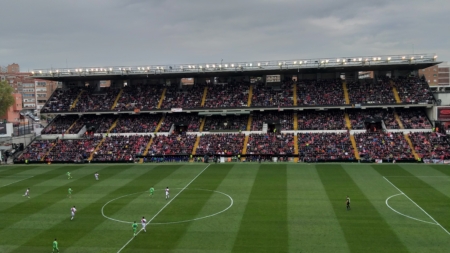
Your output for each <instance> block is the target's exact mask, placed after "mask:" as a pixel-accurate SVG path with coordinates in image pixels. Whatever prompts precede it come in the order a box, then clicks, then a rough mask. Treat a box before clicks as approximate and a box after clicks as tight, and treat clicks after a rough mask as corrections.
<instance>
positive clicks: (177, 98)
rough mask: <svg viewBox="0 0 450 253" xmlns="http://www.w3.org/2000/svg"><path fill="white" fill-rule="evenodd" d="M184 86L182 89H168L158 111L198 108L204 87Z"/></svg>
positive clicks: (196, 85)
mask: <svg viewBox="0 0 450 253" xmlns="http://www.w3.org/2000/svg"><path fill="white" fill-rule="evenodd" d="M185 86H186V87H185ZM185 86H183V88H182V89H179V88H178V87H168V88H167V90H166V94H165V96H164V99H163V102H162V105H161V108H160V109H171V108H200V105H201V103H202V98H203V93H204V89H205V86H204V85H199V84H194V85H192V87H188V85H185Z"/></svg>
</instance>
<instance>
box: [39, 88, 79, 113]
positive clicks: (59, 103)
mask: <svg viewBox="0 0 450 253" xmlns="http://www.w3.org/2000/svg"><path fill="white" fill-rule="evenodd" d="M80 92H81V89H78V88H69V89H64V90H63V89H56V90H55V91H54V92H53V94H52V96H51V97H50V99H49V100H48V101H47V102H46V103H45V105H44V107H43V108H42V112H43V113H46V112H68V111H70V107H71V106H72V104H73V102H74V101H75V99H76V98H77V96H78V94H79V93H80Z"/></svg>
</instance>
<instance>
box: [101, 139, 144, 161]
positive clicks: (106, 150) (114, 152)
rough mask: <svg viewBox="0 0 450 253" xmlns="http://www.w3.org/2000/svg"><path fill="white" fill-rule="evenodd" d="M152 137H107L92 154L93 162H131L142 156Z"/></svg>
mask: <svg viewBox="0 0 450 253" xmlns="http://www.w3.org/2000/svg"><path fill="white" fill-rule="evenodd" d="M151 138H152V137H151V136H150V135H131V136H107V137H105V140H104V141H103V143H102V144H101V146H100V148H99V149H98V150H97V151H96V152H95V153H94V156H93V159H92V161H94V162H119V161H120V162H124V161H126V162H133V161H134V159H135V157H136V155H142V154H143V153H144V151H145V148H146V146H147V144H148V143H149V141H150V139H151Z"/></svg>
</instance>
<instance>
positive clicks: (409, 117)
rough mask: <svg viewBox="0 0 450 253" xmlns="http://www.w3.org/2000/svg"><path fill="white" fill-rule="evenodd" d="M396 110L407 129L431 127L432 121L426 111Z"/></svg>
mask: <svg viewBox="0 0 450 253" xmlns="http://www.w3.org/2000/svg"><path fill="white" fill-rule="evenodd" d="M396 111H397V114H398V117H399V118H400V120H401V122H402V124H403V127H404V128H405V129H431V123H430V121H429V120H428V117H427V115H426V114H425V112H424V111H422V110H418V109H399V110H396Z"/></svg>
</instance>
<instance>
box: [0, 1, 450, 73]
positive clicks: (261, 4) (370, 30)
mask: <svg viewBox="0 0 450 253" xmlns="http://www.w3.org/2000/svg"><path fill="white" fill-rule="evenodd" d="M1 9H2V11H1V15H0V65H1V66H5V65H8V64H10V63H13V62H15V63H19V64H20V65H21V69H22V70H23V71H26V70H32V69H37V68H50V67H54V68H58V67H65V66H66V64H67V65H68V66H69V67H71V68H75V67H91V66H94V67H95V66H99V67H102V66H140V65H154V64H175V63H217V62H220V61H221V59H223V60H224V62H237V61H259V60H261V61H263V60H282V59H286V60H288V59H307V58H322V57H323V58H335V57H344V56H345V57H348V56H366V55H367V56H372V55H373V56H379V55H391V54H411V53H413V52H415V53H431V54H432V53H436V54H437V55H438V56H439V60H443V61H447V60H450V51H449V45H450V32H449V31H450V28H449V27H450V1H449V0H427V1H425V0H423V1H422V0H395V1H385V0H323V1H322V0H316V1H303V0H273V1H271V0H266V1H264V0H259V1H258V0H222V1H216V0H189V1H188V0H183V1H182V0H172V1H170V0H11V1H3V2H2V4H1Z"/></svg>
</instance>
